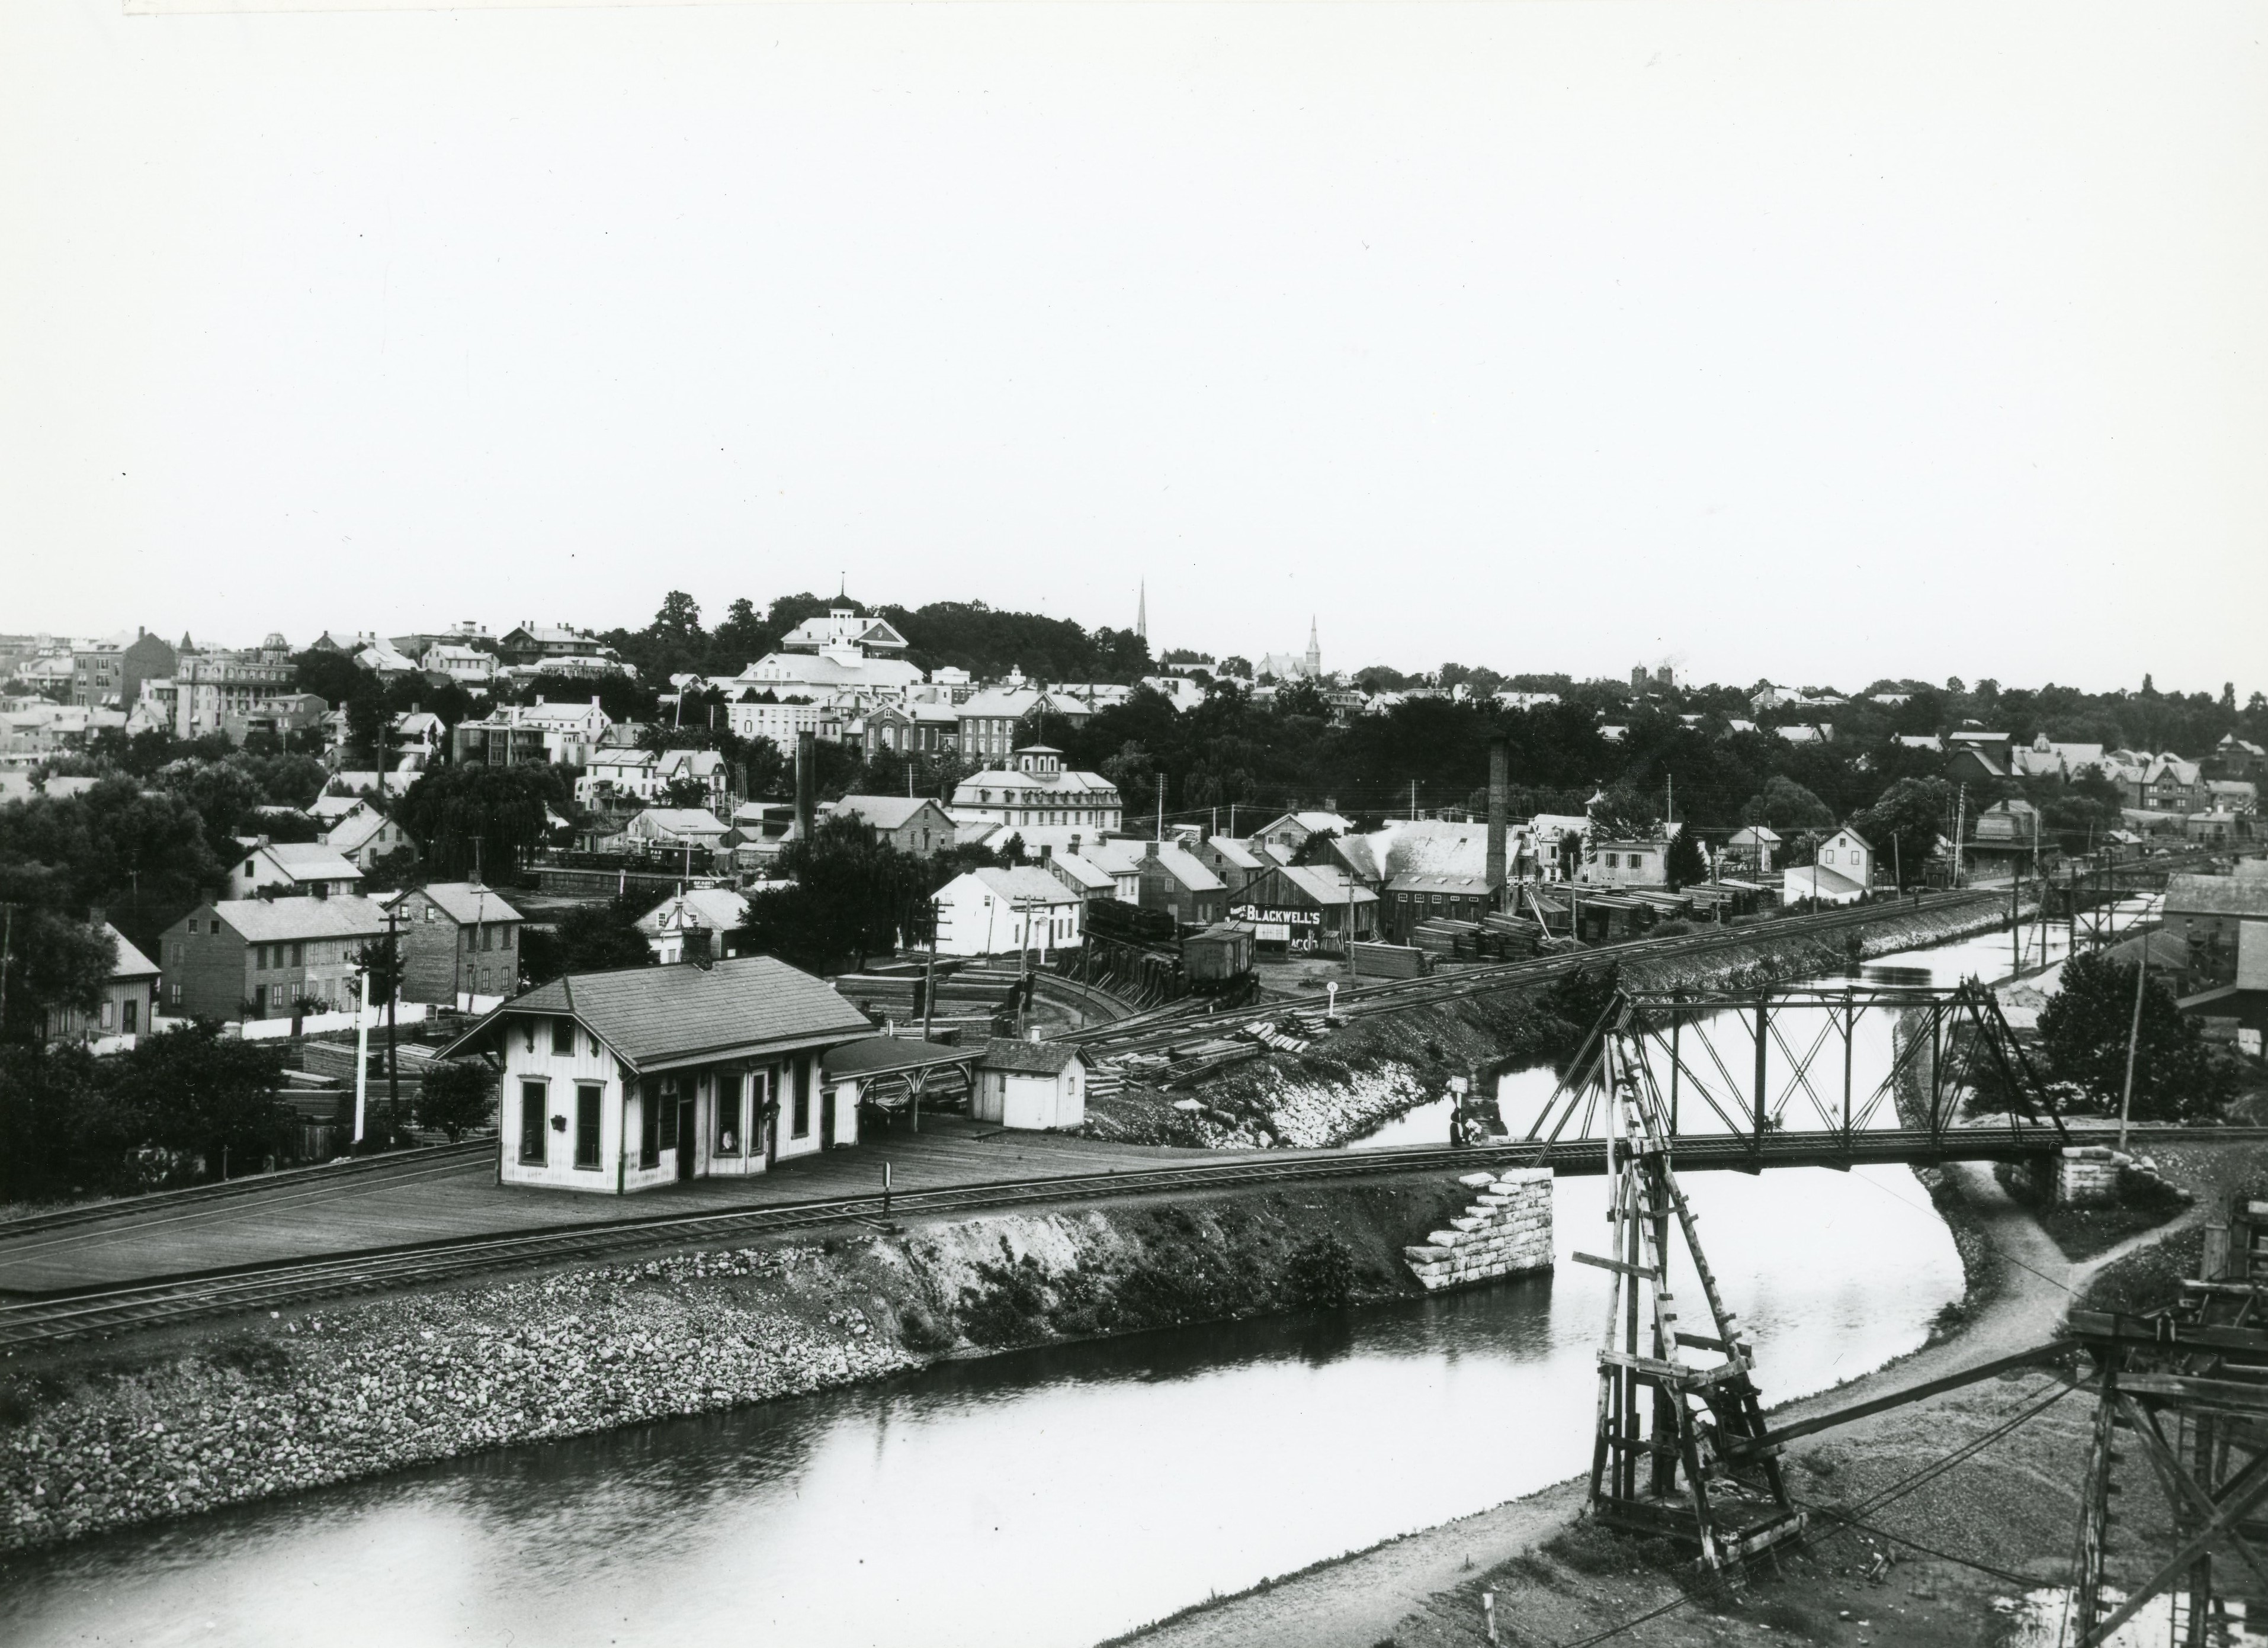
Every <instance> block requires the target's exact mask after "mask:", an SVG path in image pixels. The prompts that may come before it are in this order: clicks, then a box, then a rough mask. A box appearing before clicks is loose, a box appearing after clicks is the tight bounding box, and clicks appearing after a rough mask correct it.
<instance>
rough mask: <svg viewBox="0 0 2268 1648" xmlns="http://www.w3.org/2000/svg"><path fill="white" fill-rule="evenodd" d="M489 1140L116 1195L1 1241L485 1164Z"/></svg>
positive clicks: (29, 1224) (55, 1214) (38, 1218)
mask: <svg viewBox="0 0 2268 1648" xmlns="http://www.w3.org/2000/svg"><path fill="white" fill-rule="evenodd" d="M496 1150H497V1142H496V1140H495V1139H494V1138H493V1137H490V1138H478V1139H468V1140H466V1141H465V1142H463V1143H462V1144H432V1145H427V1146H425V1147H424V1148H423V1149H419V1150H407V1151H387V1153H386V1154H385V1155H383V1156H357V1157H352V1158H350V1159H347V1160H344V1161H334V1162H321V1163H318V1164H317V1165H316V1166H313V1167H286V1168H284V1170H283V1171H281V1172H279V1173H246V1174H244V1175H243V1176H242V1177H240V1178H236V1179H224V1180H221V1181H218V1182H217V1183H214V1184H202V1185H191V1186H189V1187H188V1188H187V1189H183V1190H153V1191H151V1192H150V1193H149V1194H147V1195H146V1196H119V1197H117V1198H115V1199H114V1200H112V1201H108V1202H88V1203H82V1204H80V1205H78V1206H76V1207H64V1208H55V1209H53V1210H49V1211H48V1212H44V1213H26V1214H21V1215H19V1216H18V1217H17V1218H8V1219H0V1242H7V1241H13V1240H15V1239H16V1238H17V1237H18V1236H30V1235H35V1234H37V1233H38V1232H41V1231H50V1230H63V1229H65V1228H67V1227H69V1226H70V1225H94V1224H99V1223H101V1222H102V1221H104V1220H106V1219H114V1218H134V1217H136V1216H137V1215H141V1214H144V1213H151V1212H165V1211H168V1210H172V1209H174V1208H184V1207H196V1206H200V1205H202V1204H203V1203H208V1202H222V1201H227V1200H229V1199H231V1198H233V1197H236V1196H252V1195H255V1194H261V1193H269V1192H273V1191H276V1190H279V1189H281V1190H292V1189H297V1188H301V1187H307V1188H323V1189H326V1190H328V1188H330V1187H331V1186H333V1185H335V1184H339V1183H342V1182H351V1183H369V1182H374V1181H384V1180H387V1179H394V1178H400V1177H404V1176H409V1175H414V1174H417V1173H425V1172H427V1171H429V1170H430V1169H431V1168H433V1167H435V1166H441V1165H444V1164H448V1165H454V1164H456V1163H459V1162H463V1161H470V1160H474V1159H481V1160H485V1159H488V1158H489V1157H490V1156H493V1155H494V1154H495V1153H496Z"/></svg>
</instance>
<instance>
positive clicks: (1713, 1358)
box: [1575, 1026, 1804, 1569]
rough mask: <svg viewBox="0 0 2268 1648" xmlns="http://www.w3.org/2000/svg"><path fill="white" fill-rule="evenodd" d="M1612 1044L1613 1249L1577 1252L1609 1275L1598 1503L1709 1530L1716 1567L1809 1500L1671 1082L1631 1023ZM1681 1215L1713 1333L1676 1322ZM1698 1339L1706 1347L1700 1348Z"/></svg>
mask: <svg viewBox="0 0 2268 1648" xmlns="http://www.w3.org/2000/svg"><path fill="white" fill-rule="evenodd" d="M1601 1053H1602V1057H1601V1059H1600V1061H1599V1064H1598V1067H1597V1073H1598V1079H1599V1081H1600V1083H1601V1085H1602V1088H1603V1089H1604V1092H1603V1094H1602V1096H1603V1098H1604V1100H1605V1104H1604V1108H1605V1110H1606V1113H1607V1115H1606V1120H1607V1126H1608V1138H1609V1173H1610V1175H1611V1177H1610V1181H1609V1185H1610V1190H1609V1201H1608V1209H1607V1219H1608V1225H1609V1229H1610V1230H1611V1232H1613V1236H1612V1246H1613V1253H1612V1256H1611V1257H1606V1258H1600V1257H1595V1256H1594V1255H1592V1254H1576V1255H1575V1258H1576V1259H1577V1260H1578V1261H1579V1262H1582V1263H1585V1264H1589V1265H1594V1266H1596V1267H1598V1268H1599V1269H1602V1270H1605V1271H1606V1272H1607V1273H1608V1275H1609V1278H1610V1282H1609V1289H1608V1301H1607V1322H1606V1337H1605V1343H1604V1344H1603V1345H1602V1347H1601V1349H1600V1351H1599V1411H1598V1433H1597V1437H1596V1438H1595V1441H1594V1446H1593V1448H1592V1453H1591V1500H1590V1503H1591V1512H1592V1514H1593V1515H1594V1516H1595V1517H1597V1518H1598V1519H1600V1520H1601V1521H1602V1522H1607V1523H1609V1524H1612V1525H1614V1526H1616V1527H1625V1528H1630V1529H1631V1530H1633V1531H1636V1532H1640V1533H1646V1534H1661V1535H1667V1536H1668V1537H1670V1538H1672V1539H1676V1540H1680V1541H1688V1542H1691V1543H1695V1544H1697V1545H1698V1546H1699V1548H1700V1560H1701V1562H1702V1563H1703V1564H1704V1565H1705V1566H1706V1567H1709V1568H1712V1569H1720V1568H1725V1567H1728V1566H1734V1565H1736V1564H1738V1563H1740V1562H1742V1560H1744V1559H1745V1558H1747V1557H1749V1556H1754V1555H1756V1553H1758V1552H1760V1551H1764V1550H1766V1549H1770V1548H1771V1547H1772V1546H1774V1545H1777V1544H1778V1543H1779V1542H1780V1541H1782V1540H1786V1539H1791V1538H1793V1537H1795V1536H1797V1535H1799V1534H1801V1533H1802V1531H1803V1524H1804V1519H1803V1514H1802V1512H1799V1511H1798V1510H1797V1509H1796V1508H1795V1506H1794V1505H1793V1504H1792V1503H1791V1502H1790V1501H1789V1499H1788V1497H1787V1490H1786V1486H1785V1485H1784V1483H1783V1482H1782V1481H1781V1479H1780V1469H1779V1460H1778V1453H1779V1449H1778V1446H1776V1445H1773V1444H1771V1443H1768V1442H1766V1441H1765V1440H1764V1415H1763V1410H1762V1408H1761V1405H1760V1404H1759V1402H1758V1401H1757V1397H1756V1381H1755V1379H1754V1378H1753V1377H1752V1369H1753V1366H1754V1354H1753V1352H1752V1351H1751V1350H1750V1349H1749V1346H1747V1345H1746V1344H1744V1343H1742V1341H1741V1339H1740V1336H1739V1331H1738V1328H1737V1327H1736V1325H1735V1321H1734V1316H1733V1313H1731V1312H1730V1311H1727V1309H1726V1308H1725V1302H1724V1300H1723V1299H1722V1298H1721V1297H1720V1296H1719V1293H1718V1291H1717V1281H1716V1277H1715V1276H1713V1275H1712V1274H1711V1272H1710V1269H1709V1262H1708V1259H1707V1257H1706V1256H1705V1254H1703V1252H1702V1250H1701V1241H1700V1237H1699V1235H1698V1234H1697V1232H1696V1230H1695V1228H1694V1225H1695V1221H1694V1216H1693V1210H1692V1209H1691V1208H1690V1206H1688V1205H1687V1203H1686V1200H1685V1195H1684V1192H1683V1190H1681V1189H1680V1188H1678V1183H1677V1175H1676V1173H1675V1172H1674V1171H1672V1169H1671V1166H1670V1134H1669V1130H1668V1127H1667V1125H1666V1124H1665V1123H1666V1115H1665V1112H1664V1108H1663V1107H1662V1104H1661V1096H1660V1094H1659V1093H1657V1092H1656V1091H1655V1088H1654V1085H1653V1080H1652V1078H1651V1077H1650V1076H1649V1074H1648V1072H1647V1070H1646V1063H1645V1061H1644V1060H1643V1059H1642V1058H1639V1057H1638V1056H1636V1054H1635V1050H1634V1048H1632V1045H1631V1037H1630V1036H1629V1035H1628V1034H1627V1033H1626V1032H1625V1031H1624V1028H1622V1027H1621V1026H1617V1027H1616V1029H1615V1030H1614V1031H1612V1032H1611V1033H1609V1034H1608V1035H1607V1036H1606V1037H1605V1038H1604V1040H1603V1043H1602V1048H1601ZM1673 1227H1675V1240H1676V1242H1677V1244H1678V1245H1679V1246H1682V1247H1683V1250H1684V1254H1685V1258H1686V1260H1687V1262H1688V1263H1689V1265H1690V1269H1691V1272H1692V1275H1693V1277H1694V1279H1695V1281H1696V1283H1697V1285H1698V1287H1699V1290H1700V1293H1701V1297H1702V1299H1703V1302H1704V1303H1705V1305H1706V1306H1707V1307H1708V1313H1709V1320H1710V1324H1711V1328H1712V1332H1711V1333H1709V1334H1696V1333H1687V1332H1684V1331H1683V1330H1681V1329H1680V1328H1679V1327H1678V1325H1677V1323H1678V1315H1677V1299H1676V1298H1675V1295H1673V1294H1672V1292H1671V1291H1670V1273H1669V1266H1670V1261H1671V1257H1672V1240H1673V1239H1672V1229H1673ZM1695 1351H1699V1352H1702V1353H1704V1359H1696V1358H1695V1357H1692V1356H1691V1355H1690V1354H1689V1353H1690V1352H1695Z"/></svg>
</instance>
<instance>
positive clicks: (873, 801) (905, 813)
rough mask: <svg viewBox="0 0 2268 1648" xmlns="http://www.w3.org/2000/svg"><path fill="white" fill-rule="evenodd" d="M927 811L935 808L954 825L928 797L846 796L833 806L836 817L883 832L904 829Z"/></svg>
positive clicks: (932, 799)
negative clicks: (908, 822) (857, 822)
mask: <svg viewBox="0 0 2268 1648" xmlns="http://www.w3.org/2000/svg"><path fill="white" fill-rule="evenodd" d="M926 808H934V809H935V810H936V812H937V813H938V816H939V817H940V818H943V819H945V820H946V823H948V824H950V823H951V822H952V821H953V820H952V819H951V817H950V816H949V815H947V814H946V811H945V809H944V808H943V807H942V806H938V803H937V801H936V799H935V798H932V797H930V796H875V795H847V796H844V797H843V798H842V799H841V800H840V801H837V802H836V803H835V812H836V814H837V815H838V816H840V817H844V818H855V819H857V820H858V821H859V822H860V823H862V824H870V825H872V826H873V827H874V828H876V829H886V830H894V829H902V828H905V826H906V822H907V820H909V819H913V818H917V817H918V816H919V815H920V814H921V813H922V812H923V811H924V809H926Z"/></svg>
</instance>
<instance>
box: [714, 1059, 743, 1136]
mask: <svg viewBox="0 0 2268 1648" xmlns="http://www.w3.org/2000/svg"><path fill="white" fill-rule="evenodd" d="M740 1137H741V1135H740V1076H739V1074H738V1073H737V1072H734V1071H727V1072H725V1074H723V1075H721V1076H719V1077H718V1078H717V1143H716V1146H715V1149H716V1153H717V1154H718V1155H719V1156H738V1155H739V1154H740Z"/></svg>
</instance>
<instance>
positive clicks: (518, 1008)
mask: <svg viewBox="0 0 2268 1648" xmlns="http://www.w3.org/2000/svg"><path fill="white" fill-rule="evenodd" d="M872 1034H873V1026H872V1025H870V1024H869V1023H867V1021H866V1018H865V1014H863V1013H861V1012H859V1011H858V1009H857V1008H856V1007H854V1006H852V1005H851V1004H850V1003H849V1002H848V1001H845V1000H844V999H843V997H840V996H838V995H836V993H835V991H834V990H830V989H829V988H828V986H827V985H826V984H824V983H822V982H821V981H819V980H818V979H815V978H814V977H812V976H811V975H809V974H807V973H802V972H799V971H798V970H797V969H795V968H794V967H790V966H788V965H787V963H785V962H784V961H781V960H776V959H775V958H773V957H771V956H740V957H738V958H735V959H733V960H726V961H718V962H717V963H715V964H714V965H713V966H711V967H700V966H696V965H694V964H692V963H681V964H680V965H678V966H675V967H630V968H627V969H624V970H622V971H620V972H613V973H585V974H579V975H569V976H568V977H565V978H561V979H555V980H554V981H553V982H550V983H549V984H545V985H542V986H541V987H539V988H538V989H535V990H530V991H528V992H527V994H526V995H525V996H521V997H516V998H515V999H513V1000H512V1001H510V1002H507V1003H505V1004H504V1005H503V1006H502V1007H499V1008H498V1009H497V1011H496V1012H492V1013H490V1014H489V1015H488V1017H486V1018H484V1019H482V1020H481V1021H480V1022H479V1023H478V1024H476V1025H475V1026H473V1027H472V1028H471V1029H469V1030H468V1031H467V1032H466V1033H465V1034H463V1035H461V1036H460V1037H459V1038H458V1039H457V1040H456V1041H454V1042H453V1043H451V1044H450V1045H449V1047H447V1048H446V1049H444V1051H443V1054H442V1056H444V1057H450V1058H453V1057H457V1056H461V1055H464V1054H468V1053H473V1052H480V1053H483V1054H485V1055H487V1056H489V1057H490V1059H492V1060H493V1061H495V1062H496V1063H497V1065H498V1066H499V1067H500V1070H501V1073H502V1082H501V1090H500V1100H499V1119H500V1123H501V1125H500V1126H499V1128H498V1133H499V1136H500V1140H501V1144H500V1152H499V1163H498V1166H499V1176H500V1180H501V1182H503V1183H504V1184H508V1185H534V1186H540V1187H545V1188H552V1189H559V1190H590V1191H598V1192H601V1193H604V1194H606V1195H610V1196H623V1195H628V1194H630V1192H633V1191H637V1190H651V1189H653V1188H656V1187H658V1186H660V1185H666V1184H670V1183H673V1182H674V1181H678V1180H681V1179H698V1178H731V1177H738V1176H741V1175H745V1174H748V1173H762V1172H763V1171H764V1170H765V1169H767V1168H768V1167H770V1166H773V1165H774V1164H776V1163H777V1162H781V1161H784V1160H786V1159H789V1158H791V1157H795V1156H805V1155H811V1154H814V1153H815V1152H817V1151H822V1150H827V1149H830V1148H832V1147H834V1146H836V1145H843V1144H856V1143H858V1107H857V1106H856V1105H855V1104H851V1103H842V1104H838V1103H837V1102H836V1094H835V1090H834V1088H833V1087H832V1086H830V1085H827V1084H826V1083H825V1082H824V1081H823V1080H822V1079H821V1059H822V1058H823V1057H824V1056H825V1055H826V1053H827V1052H828V1049H829V1048H837V1047H841V1046H843V1044H844V1043H846V1042H851V1041H859V1040H861V1039H863V1038H865V1037H868V1036H871V1035H872Z"/></svg>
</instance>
